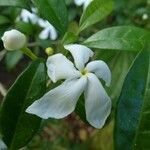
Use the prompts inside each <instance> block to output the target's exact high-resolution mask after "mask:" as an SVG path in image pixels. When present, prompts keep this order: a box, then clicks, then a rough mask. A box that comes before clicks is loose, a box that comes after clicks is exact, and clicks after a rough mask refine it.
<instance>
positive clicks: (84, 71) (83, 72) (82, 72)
mask: <svg viewBox="0 0 150 150" xmlns="http://www.w3.org/2000/svg"><path fill="white" fill-rule="evenodd" d="M80 73H81V74H82V76H84V75H86V74H87V73H88V70H87V69H83V70H81V71H80Z"/></svg>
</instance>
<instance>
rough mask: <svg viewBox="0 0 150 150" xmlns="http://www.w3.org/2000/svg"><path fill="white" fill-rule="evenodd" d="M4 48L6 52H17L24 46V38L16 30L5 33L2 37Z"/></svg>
mask: <svg viewBox="0 0 150 150" xmlns="http://www.w3.org/2000/svg"><path fill="white" fill-rule="evenodd" d="M2 41H3V43H4V47H5V49H7V50H19V49H21V48H23V47H24V46H25V44H26V41H27V39H26V36H25V35H24V34H23V33H21V32H19V31H18V30H10V31H6V32H5V33H4V35H3V37H2Z"/></svg>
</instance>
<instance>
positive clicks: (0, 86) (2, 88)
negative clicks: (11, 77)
mask: <svg viewBox="0 0 150 150" xmlns="http://www.w3.org/2000/svg"><path fill="white" fill-rule="evenodd" d="M0 93H1V94H2V96H5V95H6V93H7V90H6V89H5V88H4V86H3V84H2V83H0Z"/></svg>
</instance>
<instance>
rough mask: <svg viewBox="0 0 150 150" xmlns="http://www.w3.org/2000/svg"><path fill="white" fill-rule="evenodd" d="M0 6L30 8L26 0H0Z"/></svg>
mask: <svg viewBox="0 0 150 150" xmlns="http://www.w3.org/2000/svg"><path fill="white" fill-rule="evenodd" d="M0 6H14V7H22V8H26V9H29V8H30V6H29V2H28V0H0Z"/></svg>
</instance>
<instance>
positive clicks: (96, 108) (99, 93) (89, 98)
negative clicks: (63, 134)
mask: <svg viewBox="0 0 150 150" xmlns="http://www.w3.org/2000/svg"><path fill="white" fill-rule="evenodd" d="M85 110H86V117H87V121H88V122H89V123H90V124H91V125H92V126H94V127H95V128H99V129H100V128H102V127H103V125H104V123H105V121H106V119H107V117H108V116H109V114H110V111H111V100H110V98H109V96H108V95H107V93H106V91H105V90H104V88H103V86H102V84H101V83H100V81H99V80H98V78H97V77H96V75H94V74H92V73H89V74H88V86H87V88H86V91H85Z"/></svg>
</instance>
